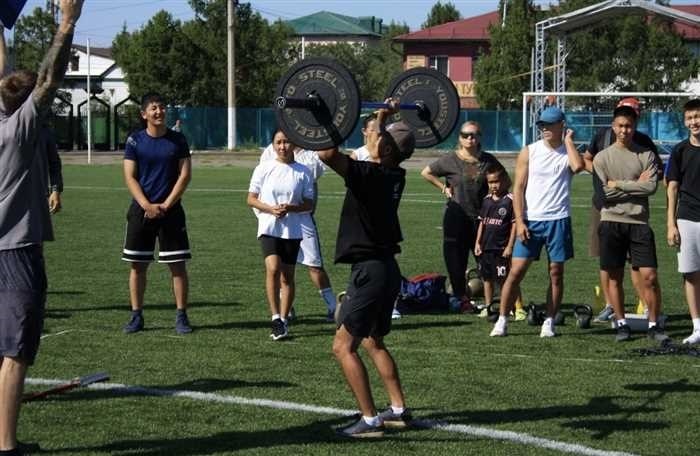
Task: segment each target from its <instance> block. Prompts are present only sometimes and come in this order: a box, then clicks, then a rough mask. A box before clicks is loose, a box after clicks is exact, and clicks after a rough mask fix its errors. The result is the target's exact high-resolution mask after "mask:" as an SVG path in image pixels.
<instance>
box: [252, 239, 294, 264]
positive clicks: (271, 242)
mask: <svg viewBox="0 0 700 456" xmlns="http://www.w3.org/2000/svg"><path fill="white" fill-rule="evenodd" d="M299 244H301V239H282V238H278V237H272V236H267V235H265V234H263V235H262V236H260V246H261V247H262V253H263V258H267V257H268V256H270V255H277V256H279V257H280V258H281V260H282V263H284V264H288V265H295V264H297V256H298V255H299Z"/></svg>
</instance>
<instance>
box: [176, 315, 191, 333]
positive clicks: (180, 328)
mask: <svg viewBox="0 0 700 456" xmlns="http://www.w3.org/2000/svg"><path fill="white" fill-rule="evenodd" d="M175 332H176V333H178V334H189V333H191V332H192V327H191V326H190V319H189V318H187V312H185V311H184V310H178V311H177V314H176V315H175Z"/></svg>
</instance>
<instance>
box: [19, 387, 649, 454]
mask: <svg viewBox="0 0 700 456" xmlns="http://www.w3.org/2000/svg"><path fill="white" fill-rule="evenodd" d="M66 382H67V380H60V379H50V378H27V379H26V380H25V383H26V384H28V385H47V386H51V385H61V384H63V383H66ZM87 388H89V389H93V390H101V391H115V392H119V393H124V394H140V395H144V396H156V397H178V398H186V399H192V400H195V401H203V402H216V403H219V404H236V405H252V406H255V407H267V408H273V409H277V410H292V411H297V412H309V413H318V414H321V415H334V416H337V415H340V416H351V415H355V414H357V413H358V412H357V410H349V409H339V408H334V407H323V406H319V405H311V404H301V403H299V402H287V401H274V400H270V399H251V398H247V397H241V396H227V395H223V394H216V393H202V392H199V391H188V390H167V389H157V388H147V387H144V386H129V385H124V384H121V383H93V384H91V385H88V386H87ZM416 426H417V427H420V428H423V429H432V430H438V431H445V432H453V433H457V434H465V435H472V436H475V437H486V438H489V439H493V440H505V441H509V442H513V443H519V444H523V445H531V446H535V447H539V448H547V449H550V450H557V451H561V452H564V453H573V454H580V455H584V456H636V455H635V454H633V453H623V452H619V451H606V450H598V449H595V448H590V447H587V446H583V445H579V444H575V443H567V442H559V441H557V440H549V439H544V438H541V437H535V436H532V435H529V434H523V433H520V432H512V431H500V430H498V429H490V428H487V427H481V426H468V425H465V424H447V423H441V422H437V421H432V420H416Z"/></svg>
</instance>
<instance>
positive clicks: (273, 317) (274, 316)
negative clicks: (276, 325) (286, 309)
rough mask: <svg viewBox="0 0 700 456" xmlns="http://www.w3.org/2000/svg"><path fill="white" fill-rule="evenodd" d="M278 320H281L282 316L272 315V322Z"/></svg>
mask: <svg viewBox="0 0 700 456" xmlns="http://www.w3.org/2000/svg"><path fill="white" fill-rule="evenodd" d="M278 318H280V314H272V321H275V320H277V319H278Z"/></svg>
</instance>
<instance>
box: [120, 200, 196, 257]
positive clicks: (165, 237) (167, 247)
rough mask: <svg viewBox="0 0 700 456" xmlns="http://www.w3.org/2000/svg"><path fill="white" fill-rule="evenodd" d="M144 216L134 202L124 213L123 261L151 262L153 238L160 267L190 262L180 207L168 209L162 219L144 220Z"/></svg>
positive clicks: (185, 226)
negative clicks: (165, 264)
mask: <svg viewBox="0 0 700 456" xmlns="http://www.w3.org/2000/svg"><path fill="white" fill-rule="evenodd" d="M144 214H145V211H144V210H143V209H142V208H141V206H139V205H138V203H136V202H135V201H134V202H133V203H132V204H131V206H130V207H129V211H128V212H127V213H126V239H125V241H124V250H123V252H122V260H124V261H130V262H136V263H148V262H151V261H153V252H154V251H155V248H156V238H158V262H159V263H177V262H179V261H185V260H189V259H190V258H192V252H191V251H190V242H189V239H188V238H187V224H186V223H185V210H184V209H183V208H182V204H180V203H178V204H176V205H175V206H173V207H171V208H170V210H169V211H168V212H166V214H165V215H164V216H163V217H161V218H157V219H147V218H145V217H144Z"/></svg>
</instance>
